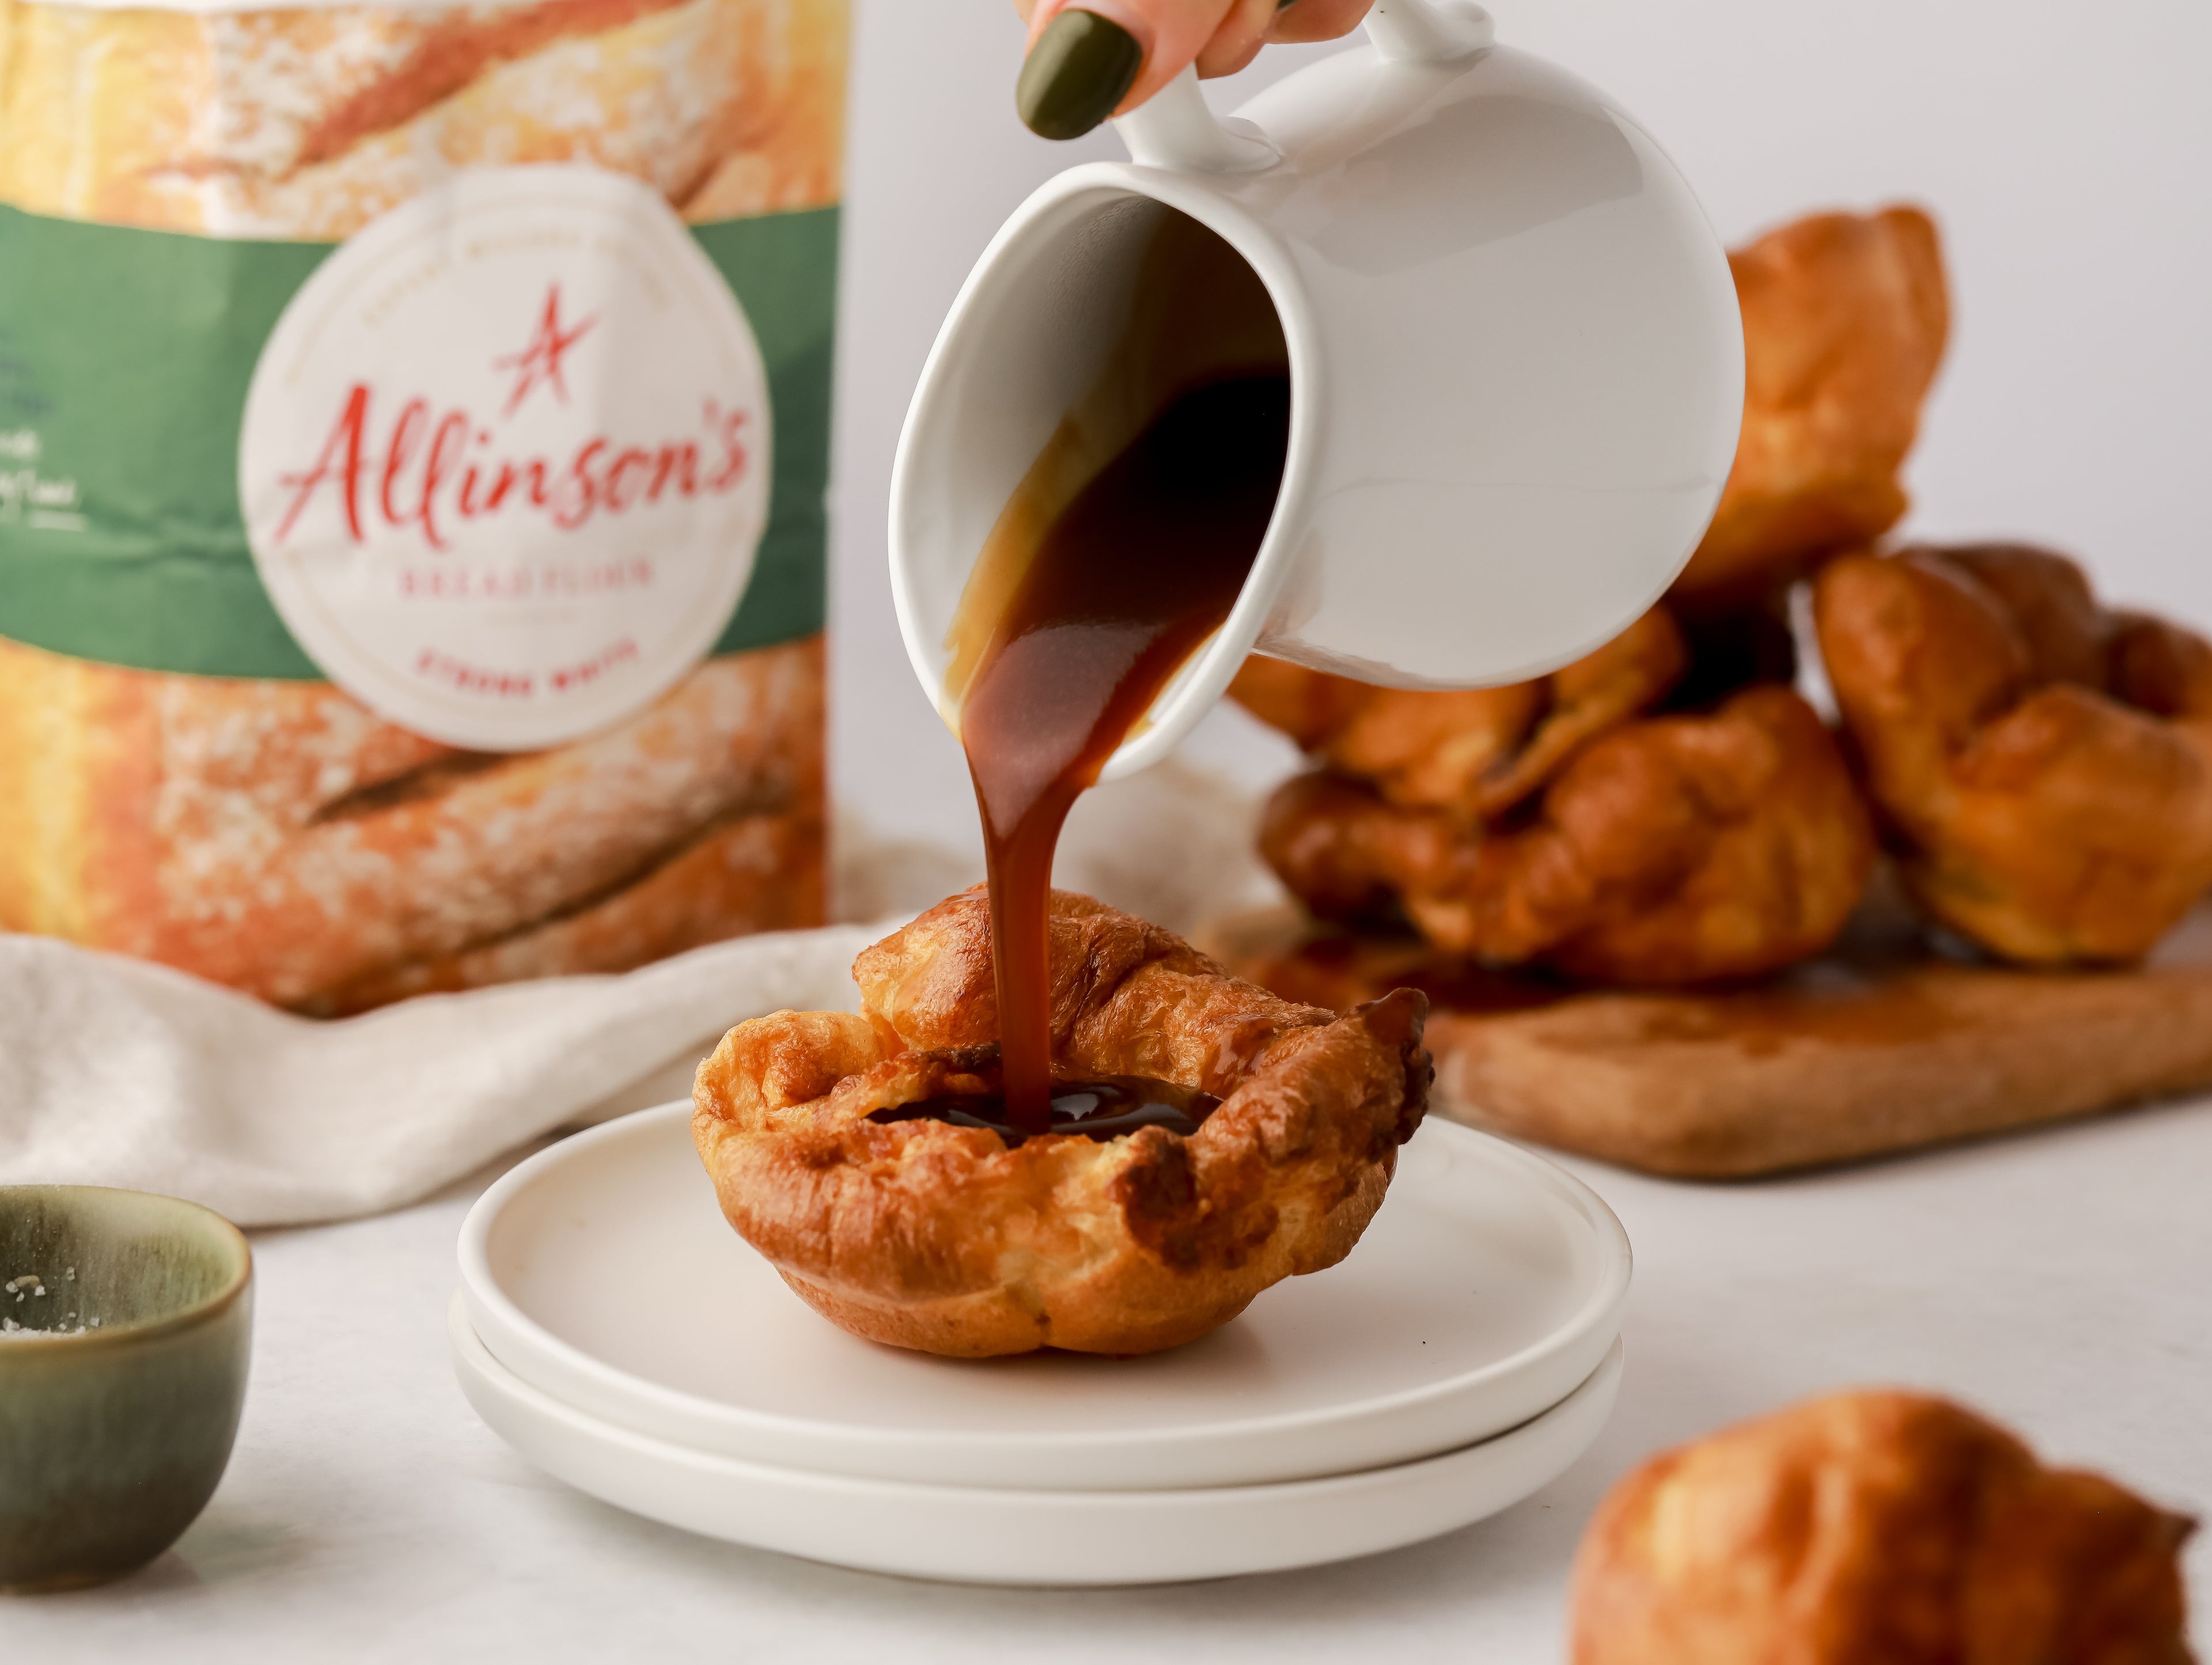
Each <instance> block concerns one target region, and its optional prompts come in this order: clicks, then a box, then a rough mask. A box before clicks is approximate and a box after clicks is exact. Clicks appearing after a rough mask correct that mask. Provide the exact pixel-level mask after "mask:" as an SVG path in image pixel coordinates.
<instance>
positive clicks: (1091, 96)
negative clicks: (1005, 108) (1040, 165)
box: [1014, 9, 1145, 139]
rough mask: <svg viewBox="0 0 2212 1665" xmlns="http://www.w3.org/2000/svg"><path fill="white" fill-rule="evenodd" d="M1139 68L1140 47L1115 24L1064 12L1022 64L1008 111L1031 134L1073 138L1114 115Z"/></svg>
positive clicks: (1091, 15) (1081, 13)
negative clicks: (1011, 110) (1011, 109)
mask: <svg viewBox="0 0 2212 1665" xmlns="http://www.w3.org/2000/svg"><path fill="white" fill-rule="evenodd" d="M1144 66H1145V49H1144V48H1143V47H1142V46H1139V45H1138V44H1137V38H1136V36H1134V35H1133V34H1131V33H1129V32H1128V30H1127V29H1125V28H1123V27H1121V25H1120V24H1119V23H1115V22H1111V21H1108V20H1107V19H1105V18H1103V17H1101V16H1100V15H1098V14H1097V12H1095V11H1076V10H1073V9H1071V10H1068V11H1064V12H1062V13H1060V15H1059V16H1057V17H1055V18H1054V19H1053V20H1052V21H1051V22H1049V23H1048V24H1046V25H1045V26H1044V33H1042V34H1041V35H1039V36H1038V37H1037V41H1036V46H1032V47H1030V55H1029V57H1028V58H1025V59H1024V60H1023V63H1022V78H1021V79H1020V80H1019V81H1018V82H1016V83H1015V84H1014V108H1015V109H1017V110H1018V111H1019V112H1021V117H1022V119H1023V120H1024V122H1026V123H1028V124H1029V128H1030V131H1031V132H1033V133H1036V134H1039V135H1041V136H1042V137H1045V138H1048V139H1079V138H1081V137H1083V136H1084V135H1085V133H1087V132H1089V131H1091V129H1092V128H1094V127H1096V126H1097V125H1098V124H1099V123H1100V122H1102V121H1103V120H1105V119H1106V118H1107V117H1109V116H1110V115H1112V114H1113V113H1114V106H1115V105H1117V104H1119V103H1120V102H1121V100H1123V99H1124V98H1126V97H1127V96H1128V92H1129V88H1131V87H1132V86H1133V85H1134V84H1135V82H1136V79H1137V71H1138V70H1141V69H1142V68H1144Z"/></svg>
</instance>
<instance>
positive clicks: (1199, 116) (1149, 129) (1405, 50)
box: [1114, 0, 1497, 173]
mask: <svg viewBox="0 0 2212 1665" xmlns="http://www.w3.org/2000/svg"><path fill="white" fill-rule="evenodd" d="M1496 36H1497V26H1496V25H1495V24H1493V23H1492V21H1491V16H1490V14H1489V13H1488V12H1486V11H1485V10H1484V9H1482V8H1481V7H1480V6H1478V5H1474V4H1471V3H1469V0H1376V5H1375V9H1373V10H1372V11H1370V12H1369V13H1368V14H1367V38H1368V39H1369V40H1370V41H1372V42H1373V43H1374V46H1375V51H1376V54H1377V55H1378V56H1380V57H1382V58H1389V59H1392V60H1394V61H1400V62H1403V61H1408V60H1410V61H1414V62H1422V63H1430V64H1438V63H1445V62H1449V60H1450V59H1453V58H1465V57H1467V56H1468V54H1469V53H1471V52H1480V51H1481V50H1482V49H1483V48H1484V47H1486V46H1489V45H1490V44H1491V43H1492V40H1493V39H1495V38H1496ZM1114 130H1115V131H1116V132H1117V133H1119V134H1120V135H1121V143H1123V144H1124V145H1126V146H1127V147H1128V151H1129V160H1130V161H1133V162H1136V163H1138V164H1139V165H1140V166H1142V167H1170V168H1174V169H1176V170H1177V171H1178V172H1182V173H1258V172H1259V171H1260V170H1261V168H1264V167H1273V166H1274V165H1275V163H1276V161H1278V160H1279V158H1280V156H1281V155H1282V153H1281V152H1280V151H1279V150H1277V149H1275V147H1274V145H1273V143H1270V142H1269V140H1268V138H1267V135H1266V134H1265V133H1263V132H1261V131H1260V129H1259V128H1258V127H1256V126H1255V125H1253V124H1252V123H1251V122H1249V121H1246V120H1244V119H1243V118H1242V117H1238V116H1216V115H1215V114H1214V113H1213V112H1212V110H1210V109H1208V108H1207V107H1206V95H1205V94H1203V93H1201V92H1200V91H1199V88H1198V70H1197V68H1196V67H1195V66H1191V67H1188V68H1186V69H1185V70H1183V72H1182V74H1181V75H1179V76H1176V78H1175V79H1174V80H1173V81H1170V82H1168V84H1167V85H1166V86H1164V87H1163V88H1160V90H1159V91H1158V92H1157V93H1155V94H1152V97H1151V98H1149V99H1147V100H1146V101H1145V102H1144V103H1143V104H1141V105H1139V106H1138V107H1137V108H1136V109H1134V110H1132V111H1131V112H1129V113H1128V114H1127V115H1126V116H1116V117H1115V118H1114Z"/></svg>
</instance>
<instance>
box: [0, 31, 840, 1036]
mask: <svg viewBox="0 0 2212 1665" xmlns="http://www.w3.org/2000/svg"><path fill="white" fill-rule="evenodd" d="M846 33H847V20H846V15H845V0H542V3H536V4H513V3H492V4H478V5H459V6H440V7H432V8H405V9H402V8H398V7H381V6H365V5H350V4H348V5H328V4H313V5H293V6H288V7H283V8H279V9H247V8H242V7H240V6H239V5H237V4H235V3H233V0H170V3H169V4H168V5H167V6H163V7H151V8H148V7H138V6H133V7H132V8H131V9H110V8H107V7H106V6H100V5H84V4H56V3H44V0H0V926H3V927H9V928H12V929H16V930H30V931H41V932H48V933H55V934H58V935H60V936H64V937H67V938H70V939H74V940H76V941H78V942H82V943H85V944H88V945H92V946H94V947H99V948H105V949H112V950H118V951H123V952H125V953H130V954H137V955H143V956H147V957H151V958H154V959H157V960H161V961H165V962H167V963H169V964H171V965H174V966H179V967H181V968H183V969H185V970H187V971H191V972H194V973H197V974H198V975H202V976H204V977H210V978H214V979H216V980H218V981H222V982H226V983H229V984H233V985H234V986H236V987H240V988H243V989H247V990H250V991H252V992H253V993H254V994H259V995H261V996H263V997H264V998H265V999H268V1000H273V1001H276V1002H280V1003H282V1004H283V1005H286V1006H295V1007H299V1008H301V1009H304V1010H309V1011H321V1012H337V1011H346V1010H353V1009H357V1008H359V1007H362V1006H369V1005H374V1004H376V1003H378V1002H380V1001H384V1000H392V999H394V998H397V997H398V996H401V995H404V994H411V993H415V992H417V991H422V990H429V989H443V988H456V987H468V986H471V985H475V984H479V983H485V982H492V981H501V980H503V979H508V978H516V977H528V976H537V975H549V974H553V973H558V972H569V971H588V970H606V969H619V968H623V967H628V966H631V965H635V964H637V963H641V962H642V961H645V960H647V959H650V958H653V957H656V956H659V955H661V954H665V953H669V952H672V951H676V950H678V949H682V948H686V947H690V946H692V945H696V944H698V943H701V942H705V941H709V940H712V939H717V938H720V937H726V936H730V935H733V934H736V933H742V932H746V931H753V930H759V929H763V928H769V927H785V926H794V925H803V924H811V923H814V922H817V920H818V918H819V916H820V913H821V908H822V891H823V880H822V837H823V810H822V789H823V788H822V779H823V770H822V717H823V696H822V678H823V657H822V637H821V630H822V621H823V539H824V519H823V491H824V487H825V483H826V474H827V458H828V447H829V373H830V335H831V327H832V320H833V317H834V312H835V307H834V298H835V297H834V288H835V279H836V253H837V206H836V204H837V195H838V171H839V162H840V156H839V143H840V137H841V132H842V117H843V109H842V100H843V94H844V70H845V46H846Z"/></svg>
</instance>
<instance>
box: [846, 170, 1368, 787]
mask: <svg viewBox="0 0 2212 1665" xmlns="http://www.w3.org/2000/svg"><path fill="white" fill-rule="evenodd" d="M1243 177H1248V178H1249V176H1243ZM1129 200H1141V201H1148V202H1153V203H1158V204H1160V205H1161V206H1163V207H1164V208H1168V209H1170V210H1176V211H1178V212H1181V213H1183V214H1186V215H1188V216H1190V218H1192V219H1194V220H1195V221H1197V222H1199V223H1200V225H1202V226H1204V227H1205V228H1206V229H1207V230H1209V231H1211V232H1212V233H1213V234H1215V235H1216V236H1218V237H1219V238H1220V239H1221V240H1223V241H1224V242H1225V243H1226V244H1228V246H1230V247H1231V249H1232V250H1233V251H1235V252H1236V253H1237V257H1238V258H1240V259H1242V260H1243V262H1244V263H1245V264H1246V265H1248V266H1249V267H1250V268H1251V270H1252V272H1253V274H1254V275H1255V276H1257V277H1258V278H1259V280H1260V283H1261V288H1262V289H1264V290H1265V291H1266V292H1267V299H1268V302H1269V304H1270V305H1271V306H1272V307H1273V309H1274V313H1275V317H1276V319H1277V321H1278V322H1279V325H1281V328H1282V331H1283V342H1284V346H1285V353H1286V356H1287V360H1288V366H1289V373H1290V383H1291V416H1290V440H1289V444H1288V446H1287V447H1286V449H1285V453H1284V457H1283V475H1282V482H1281V483H1280V485H1279V487H1278V488H1277V490H1276V494H1275V502H1274V507H1273V509H1272V510H1271V511H1270V512H1269V515H1268V520H1267V532H1266V534H1265V536H1264V537H1263V538H1261V544H1260V548H1259V550H1258V552H1257V553H1256V554H1255V556H1253V560H1252V568H1251V571H1250V573H1249V574H1247V576H1246V578H1245V580H1244V583H1243V586H1242V587H1241V588H1240V589H1239V590H1238V591H1237V600H1236V603H1235V605H1233V606H1232V607H1231V609H1230V613H1229V617H1227V618H1226V619H1225V620H1224V621H1223V622H1222V625H1221V628H1220V629H1218V630H1217V631H1215V632H1214V633H1213V635H1212V636H1210V637H1208V638H1207V639H1206V641H1205V642H1204V643H1203V644H1201V645H1200V647H1199V648H1198V649H1197V651H1196V652H1194V653H1192V654H1191V655H1190V657H1189V658H1188V659H1186V660H1184V662H1183V663H1182V665H1181V666H1180V667H1179V668H1178V669H1177V671H1176V674H1175V676H1174V677H1173V678H1170V681H1169V683H1168V684H1167V686H1166V687H1165V688H1164V689H1162V690H1161V691H1160V694H1159V696H1158V698H1156V699H1155V700H1154V701H1153V702H1152V708H1151V709H1150V710H1149V711H1148V712H1147V713H1146V716H1145V718H1144V720H1142V721H1140V722H1139V724H1138V726H1136V728H1135V729H1133V731H1132V732H1131V733H1130V734H1129V736H1128V738H1126V739H1125V740H1123V742H1122V743H1121V745H1120V746H1119V747H1117V748H1116V749H1115V752H1114V754H1113V756H1112V757H1109V758H1108V760H1107V762H1106V764H1105V766H1104V767H1103V769H1101V770H1100V771H1099V777H1098V778H1099V781H1101V782H1102V783H1103V782H1105V781H1113V780H1117V779H1119V778H1121V776H1123V775H1132V774H1134V773H1136V772H1138V771H1139V770H1140V769H1146V768H1149V767H1150V766H1151V765H1152V764H1153V763H1158V762H1159V761H1160V760H1161V759H1162V758H1164V757H1166V756H1167V755H1168V753H1169V752H1170V751H1171V750H1174V748H1175V747H1176V745H1177V744H1179V743H1180V742H1181V741H1182V738H1183V736H1184V735H1185V734H1186V733H1188V731H1189V729H1190V727H1191V726H1192V725H1193V723H1194V721H1195V720H1197V718H1198V717H1200V716H1202V715H1203V714H1204V713H1205V712H1206V709H1208V708H1211V707H1212V705H1213V704H1214V702H1216V701H1218V699H1219V698H1220V697H1221V696H1222V695H1223V694H1224V693H1225V692H1226V691H1227V690H1228V687H1229V684H1230V682H1231V679H1232V678H1234V677H1235V676H1236V674H1237V669H1238V667H1240V666H1241V665H1243V662H1244V659H1245V656H1246V655H1247V654H1248V653H1251V652H1252V651H1253V649H1254V647H1255V646H1256V644H1257V643H1258V641H1259V640H1260V638H1261V636H1262V635H1264V634H1266V632H1267V626H1268V624H1269V623H1270V622H1271V620H1272V619H1273V616H1274V613H1275V611H1276V607H1277V604H1278V602H1279V599H1280V598H1281V594H1282V591H1283V589H1284V586H1285V583H1286V582H1287V580H1288V579H1289V576H1290V573H1291V561H1292V555H1293V551H1292V550H1291V547H1290V544H1291V532H1292V529H1293V528H1294V527H1296V526H1298V525H1299V524H1301V522H1302V520H1303V517H1304V508H1305V499H1306V495H1307V493H1308V491H1309V489H1310V480H1311V475H1312V464H1313V459H1314V458H1315V456H1316V453H1317V452H1318V450H1319V447H1320V444H1321V412H1322V410H1323V409H1325V408H1326V400H1325V389H1324V388H1323V387H1322V380H1323V377H1324V374H1325V368H1324V363H1323V355H1322V346H1321V333H1320V330H1319V327H1318V325H1317V323H1316V319H1315V315H1314V311H1313V307H1312V303H1311V301H1310V299H1309V298H1308V296H1307V295H1306V293H1305V290H1304V284H1303V282H1302V281H1301V279H1300V276H1299V273H1298V270H1297V264H1296V262H1295V261H1294V260H1293V259H1292V258H1291V254H1290V252H1289V251H1288V250H1287V249H1286V248H1285V246H1284V245H1283V244H1282V242H1281V240H1279V238H1278V237H1277V236H1276V235H1275V234H1274V233H1273V231H1271V230H1270V229H1269V228H1267V225H1266V224H1265V223H1264V222H1262V221H1261V220H1260V219H1259V218H1258V217H1257V216H1255V215H1254V214H1252V213H1251V212H1250V211H1249V210H1247V209H1245V208H1244V207H1243V205H1242V204H1238V203H1237V202H1236V201H1234V200H1233V199H1231V198H1230V197H1226V196H1225V195H1223V194H1222V193H1221V192H1220V191H1218V190H1216V189H1214V188H1212V183H1211V180H1210V178H1209V176H1206V175H1192V174H1187V173H1182V172H1178V171H1174V170H1170V169H1164V168H1159V167H1146V166H1144V165H1142V164H1139V163H1135V162H1117V161H1097V162H1086V163H1083V164H1081V165H1079V166H1078V167H1072V168H1069V169H1067V170H1066V172H1064V173H1059V174H1055V175H1054V177H1053V178H1052V179H1048V180H1047V181H1045V183H1044V184H1043V185H1040V186H1039V187H1038V188H1037V189H1036V191H1033V192H1031V193H1030V196H1029V197H1028V198H1027V200H1025V201H1024V203H1023V204H1022V205H1021V206H1020V207H1019V208H1018V209H1016V210H1014V212H1013V214H1012V216H1009V217H1008V219H1007V221H1006V224H1005V225H1003V226H1002V227H1000V229H999V231H998V234H996V235H995V236H994V237H993V238H992V240H991V241H990V243H989V244H988V245H987V246H986V247H985V249H984V251H983V252H982V254H981V256H980V257H978V258H977V260H976V263H975V267H974V269H973V270H971V271H970V272H969V275H968V277H967V280H966V281H965V282H964V283H963V284H962V285H961V289H960V292H959V294H958V295H957V297H956V298H955V299H954V301H953V303H952V306H951V310H950V311H949V312H948V313H946V314H945V322H944V324H943V325H942V326H940V328H939V333H938V337H937V339H936V341H935V343H933V345H932V346H931V348H930V351H929V355H928V357H927V360H925V361H924V363H923V366H922V372H921V378H920V380H918V381H917V383H916V384H915V393H914V398H913V399H912V401H911V403H910V404H909V405H908V410H907V416H906V422H905V425H904V427H903V428H902V430H901V432H900V434H899V441H898V447H897V450H896V453H895V454H894V457H893V460H892V465H891V487H890V528H889V531H890V576H891V599H892V605H893V606H894V608H895V609H896V613H897V617H898V623H899V634H900V636H901V638H902V641H904V643H905V646H906V650H907V657H908V661H909V662H910V663H911V664H912V665H913V667H914V670H915V674H916V676H917V677H919V678H921V683H922V684H923V686H924V688H925V689H926V690H927V691H928V694H929V696H930V700H931V702H932V703H933V705H934V706H935V707H936V709H937V712H938V714H939V717H941V718H942V719H944V720H945V725H946V726H948V727H949V728H951V729H952V730H953V732H955V733H956V734H957V732H958V724H957V712H955V711H952V710H950V709H948V706H949V704H950V701H949V699H948V696H947V695H946V692H945V666H946V663H947V661H948V659H950V653H948V652H947V651H946V650H945V649H944V648H943V647H942V646H941V645H940V639H941V638H942V636H943V635H944V632H945V629H946V628H947V627H948V626H949V625H950V624H951V608H950V607H944V606H941V605H940V606H939V607H938V608H937V609H936V610H935V611H930V610H929V606H928V602H929V599H927V598H924V597H922V596H921V595H920V594H918V593H917V592H916V575H915V568H916V563H915V560H914V559H913V558H912V547H911V544H910V540H911V539H913V538H918V537H922V536H926V535H927V533H926V532H924V531H922V530H921V528H918V527H916V526H914V525H913V524H911V523H912V521H913V520H915V518H916V517H915V514H914V504H913V498H914V494H915V471H916V470H917V469H918V468H920V467H921V466H923V464H922V463H921V461H920V460H919V459H918V457H917V454H916V453H917V452H918V450H919V449H920V447H921V445H922V443H923V439H924V436H926V435H927V436H928V437H929V438H931V439H932V441H933V442H934V441H936V436H935V435H934V434H932V433H931V432H930V430H932V429H933V428H935V427H936V426H937V425H938V424H939V422H942V421H943V420H944V417H943V416H941V415H939V414H937V413H938V412H939V411H940V410H941V408H942V405H943V403H944V401H945V400H946V399H947V398H950V397H951V377H952V370H953V367H954V366H955V365H956V364H957V363H958V362H960V360H961V358H962V356H963V354H965V353H966V352H968V351H969V350H971V349H974V348H975V344H976V343H977V341H978V339H979V338H980V337H981V336H982V335H983V334H985V333H987V331H988V329H989V327H990V318H991V315H992V313H993V312H994V310H995V307H994V303H995V302H996V301H998V300H999V299H1000V297H1001V296H1002V295H1004V294H1005V293H1006V291H1007V290H1008V289H1009V288H1010V286H1012V285H1014V284H1017V283H1019V282H1021V281H1022V279H1023V278H1024V276H1026V275H1027V271H1026V268H1027V265H1028V261H1029V258H1033V257H1034V256H1035V255H1036V254H1038V253H1041V252H1042V251H1043V250H1045V249H1046V248H1048V246H1052V245H1053V244H1054V243H1055V242H1058V241H1060V240H1063V239H1066V238H1067V237H1069V236H1072V235H1075V234H1079V228H1081V226H1082V225H1083V224H1084V223H1085V222H1086V221H1087V220H1089V219H1090V218H1091V215H1092V214H1093V213H1095V212H1097V211H1100V210H1104V209H1106V208H1107V207H1109V206H1110V205H1111V204H1114V203H1115V202H1124V201H1129ZM1038 443H1039V445H1040V447H1042V444H1043V438H1042V436H1041V437H1040V439H1039V441H1038ZM977 553H978V554H980V553H981V550H980V548H979V550H977ZM965 570H968V571H972V570H973V566H972V562H970V563H969V566H968V567H967V568H966V569H965ZM963 587H964V580H963ZM951 605H952V606H954V607H957V605H958V598H957V596H955V597H953V598H952V599H951Z"/></svg>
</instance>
